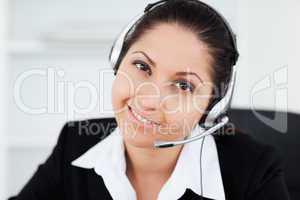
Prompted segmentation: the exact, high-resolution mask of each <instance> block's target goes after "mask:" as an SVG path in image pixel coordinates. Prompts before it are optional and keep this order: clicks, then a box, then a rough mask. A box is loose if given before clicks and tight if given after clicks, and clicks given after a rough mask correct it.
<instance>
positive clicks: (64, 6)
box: [0, 0, 300, 199]
mask: <svg viewBox="0 0 300 200" xmlns="http://www.w3.org/2000/svg"><path fill="white" fill-rule="evenodd" d="M151 2H153V1H147V0H131V1H120V0H110V1H104V0H86V1H82V0H81V1H80V0H59V1H58V0H51V1H50V0H26V1H25V0H0V81H1V84H0V88H1V93H0V94H1V96H0V97H1V98H0V106H1V107H0V111H1V112H0V115H1V116H0V122H1V123H0V128H1V129H0V199H4V198H7V197H8V196H10V195H13V194H16V193H17V192H19V190H20V189H21V188H22V186H23V185H24V184H25V183H26V181H28V179H29V178H30V177H31V175H32V173H33V172H34V171H35V170H36V168H37V165H38V164H40V163H41V162H43V161H44V160H45V159H46V157H47V156H48V155H49V153H50V152H51V149H52V148H53V146H54V145H55V142H56V140H57V136H58V134H59V132H60V129H61V128H62V125H63V124H64V123H65V122H66V121H69V120H76V119H86V118H93V117H98V118H99V117H106V116H112V114H113V113H112V112H111V84H112V81H113V79H114V76H113V72H112V71H111V68H110V66H109V63H108V54H109V50H110V47H111V45H112V43H113V41H114V39H115V38H116V36H117V35H118V33H119V32H120V31H121V30H122V28H123V27H124V26H125V25H126V23H127V22H129V20H131V19H132V18H133V17H134V16H136V15H137V14H139V13H140V12H141V11H143V8H144V7H145V6H146V4H147V3H151ZM205 2H207V3H209V4H210V5H212V6H213V7H215V8H216V9H217V10H219V11H220V12H221V13H222V14H223V15H224V17H225V18H227V20H228V21H229V22H230V24H231V26H232V27H233V30H234V32H235V33H236V34H237V38H238V48H239V51H240V55H241V56H240V59H239V61H238V63H237V69H238V74H237V84H236V87H235V93H234V97H233V102H232V107H235V108H249V109H252V108H255V109H256V108H258V109H260V108H261V109H267V110H268V109H270V110H278V111H282V112H287V111H289V112H293V113H300V90H299V84H298V82H297V80H299V79H298V76H299V74H300V68H299V64H300V62H299V59H298V58H299V52H300V51H299V50H300V49H299V46H300V39H299V35H300V26H299V24H296V19H300V14H299V12H298V11H299V10H300V4H299V1H298V0H289V1H286V0H251V1H250V0H230V1H225V0H206V1H205ZM297 23H298V22H297Z"/></svg>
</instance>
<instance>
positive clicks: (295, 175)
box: [228, 108, 300, 200]
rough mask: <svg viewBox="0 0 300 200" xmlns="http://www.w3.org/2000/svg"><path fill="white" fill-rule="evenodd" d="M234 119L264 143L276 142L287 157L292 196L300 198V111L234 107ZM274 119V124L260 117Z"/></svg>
mask: <svg viewBox="0 0 300 200" xmlns="http://www.w3.org/2000/svg"><path fill="white" fill-rule="evenodd" d="M228 116H229V117H230V122H232V123H233V124H234V125H235V127H236V128H238V129H240V130H242V131H243V132H245V133H249V134H251V135H253V136H254V137H255V138H256V139H257V140H260V141H262V142H263V143H267V144H271V145H273V146H275V147H276V148H277V149H278V150H279V152H280V153H281V154H282V157H283V158H284V165H285V168H284V172H285V177H286V183H287V186H288V190H289V192H290V196H291V199H293V200H298V199H300V172H298V170H300V151H299V150H300V115H299V114H296V113H290V112H288V113H285V112H275V111H267V110H250V109H234V108H232V109H230V110H229V111H228ZM264 117H266V118H268V119H270V120H272V119H274V118H275V119H276V120H273V122H271V123H273V125H271V126H270V125H267V124H266V123H264V121H268V120H261V119H260V118H264ZM286 123H287V131H286V132H285V133H282V132H281V131H282V130H275V129H274V128H272V126H273V127H281V128H284V126H285V124H286Z"/></svg>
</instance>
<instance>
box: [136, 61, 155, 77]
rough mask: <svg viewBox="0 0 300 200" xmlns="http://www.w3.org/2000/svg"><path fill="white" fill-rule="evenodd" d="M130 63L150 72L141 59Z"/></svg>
mask: <svg viewBox="0 0 300 200" xmlns="http://www.w3.org/2000/svg"><path fill="white" fill-rule="evenodd" d="M132 64H134V65H135V66H136V67H137V68H138V69H140V70H143V71H145V72H147V73H148V74H149V75H151V74H152V71H151V69H150V67H149V65H148V64H147V63H145V62H143V61H134V62H133V63H132Z"/></svg>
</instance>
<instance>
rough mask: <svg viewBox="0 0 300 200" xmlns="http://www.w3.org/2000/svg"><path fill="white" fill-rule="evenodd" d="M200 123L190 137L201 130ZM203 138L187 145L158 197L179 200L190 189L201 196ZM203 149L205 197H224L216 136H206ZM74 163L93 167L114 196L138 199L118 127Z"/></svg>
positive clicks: (83, 166) (218, 199)
mask: <svg viewBox="0 0 300 200" xmlns="http://www.w3.org/2000/svg"><path fill="white" fill-rule="evenodd" d="M202 131H203V128H201V127H200V126H199V125H198V124H197V126H196V127H195V128H194V129H193V130H192V132H191V136H194V135H197V134H199V132H202ZM202 140H203V139H200V140H196V141H194V142H190V143H186V144H184V146H183V148H182V151H181V153H180V155H179V158H178V161H177V163H176V166H175V168H174V171H173V172H172V174H171V177H170V178H169V179H168V181H167V182H166V183H165V184H164V186H163V188H162V189H161V191H160V193H159V196H158V200H165V199H178V198H179V197H181V196H182V195H183V194H184V192H185V190H186V189H187V188H190V189H191V190H192V191H193V192H195V193H197V194H198V195H201V182H200V149H201V148H200V147H201V143H202ZM203 145H204V146H203V152H202V159H201V160H202V186H203V194H202V195H203V197H206V198H210V199H216V200H224V199H225V193H224V188H223V181H222V177H221V171H220V166H219V159H218V153H217V147H216V144H215V140H214V137H213V136H211V135H209V136H206V137H205V139H204V143H203ZM72 165H73V166H77V167H82V168H87V169H94V171H95V172H96V173H97V174H98V175H100V176H101V177H102V178H103V181H104V183H105V186H106V187H107V189H108V191H109V192H110V194H111V195H112V197H113V199H116V200H118V199H126V200H127V199H128V200H129V199H130V200H132V199H136V196H135V191H134V189H133V187H132V185H131V183H130V182H129V180H128V178H127V176H126V161H125V154H124V143H123V138H122V134H120V129H119V127H118V126H117V127H116V128H115V129H114V131H113V132H112V133H111V134H110V135H108V136H107V137H106V138H104V139H103V140H101V141H100V142H98V143H97V144H96V145H95V146H93V147H92V148H90V149H89V150H88V151H87V152H85V153H84V154H83V155H81V156H80V157H79V158H77V159H76V160H74V161H73V162H72Z"/></svg>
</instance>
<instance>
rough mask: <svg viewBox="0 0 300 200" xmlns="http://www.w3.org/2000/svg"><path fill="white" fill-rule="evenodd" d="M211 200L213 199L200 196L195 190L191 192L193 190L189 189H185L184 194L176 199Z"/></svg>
mask: <svg viewBox="0 0 300 200" xmlns="http://www.w3.org/2000/svg"><path fill="white" fill-rule="evenodd" d="M191 199H193V200H213V199H209V198H206V197H202V196H200V195H198V194H196V193H195V192H193V190H191V189H189V188H188V189H186V190H185V192H184V194H183V195H182V197H180V198H179V199H178V200H191Z"/></svg>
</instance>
